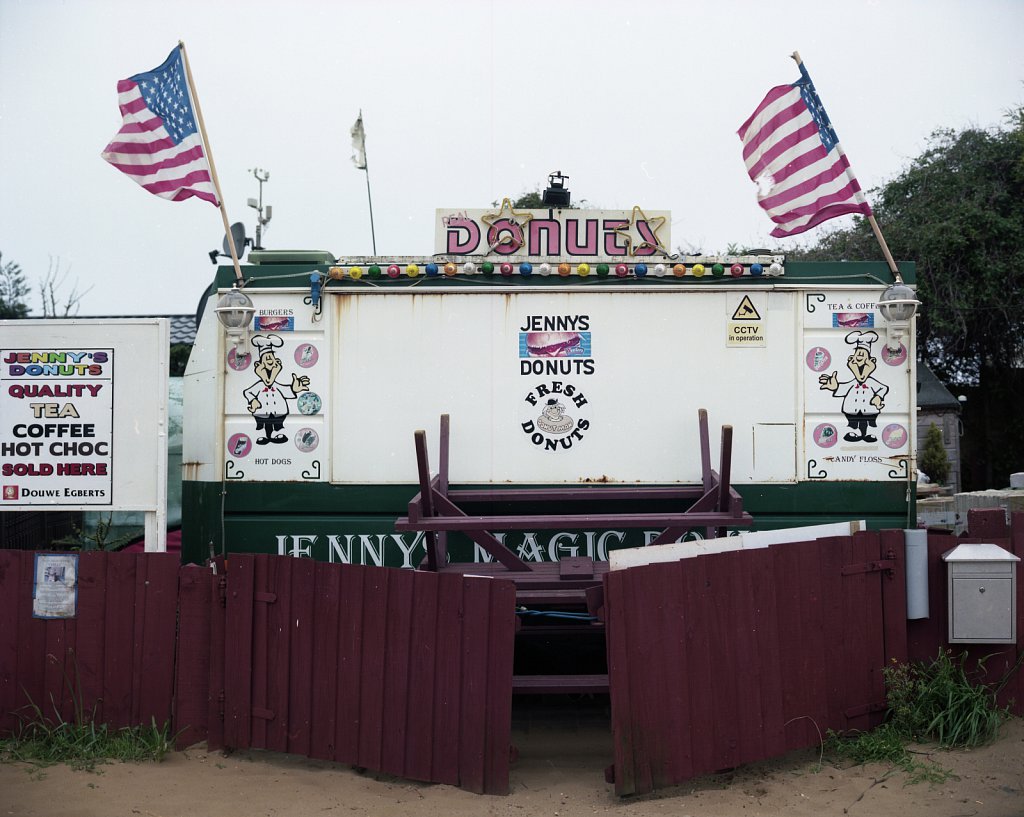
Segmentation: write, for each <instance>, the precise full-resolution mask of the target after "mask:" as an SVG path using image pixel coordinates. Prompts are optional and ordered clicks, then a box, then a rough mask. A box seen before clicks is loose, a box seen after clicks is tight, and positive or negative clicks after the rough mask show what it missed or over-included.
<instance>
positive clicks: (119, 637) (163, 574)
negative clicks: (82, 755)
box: [0, 551, 182, 732]
mask: <svg viewBox="0 0 1024 817" xmlns="http://www.w3.org/2000/svg"><path fill="white" fill-rule="evenodd" d="M78 564H79V567H78V569H79V575H78V613H77V616H76V617H75V618H70V619H38V618H33V617H32V590H33V565H34V554H33V553H31V552H26V551H3V552H0V731H4V732H7V731H10V730H14V729H17V727H18V724H19V722H20V721H19V715H20V716H31V714H32V711H31V710H32V706H33V705H35V706H37V707H39V709H40V710H41V711H42V713H43V715H44V716H45V717H47V718H49V719H50V720H52V721H57V720H58V719H63V720H71V719H73V718H75V717H76V714H79V713H80V714H82V715H85V716H87V717H89V718H91V719H93V720H95V721H96V722H98V723H107V724H109V725H110V726H112V727H115V728H118V727H122V726H128V725H133V724H149V723H150V722H151V721H155V722H156V723H157V725H159V726H163V725H164V724H165V723H168V722H170V721H171V719H172V697H173V687H174V660H175V659H174V648H175V640H176V628H177V606H178V573H179V570H181V569H182V568H181V567H180V564H179V559H178V556H177V555H171V554H134V553H131V554H129V553H115V554H107V553H83V554H81V556H80V558H79V563H78Z"/></svg>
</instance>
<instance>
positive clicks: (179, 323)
mask: <svg viewBox="0 0 1024 817" xmlns="http://www.w3.org/2000/svg"><path fill="white" fill-rule="evenodd" d="M71 318H73V319H74V320H76V321H100V320H110V319H112V318H167V319H169V320H170V322H171V346H177V345H178V344H182V343H184V344H187V345H189V346H191V345H192V344H194V343H195V342H196V316H195V315H72V316H71Z"/></svg>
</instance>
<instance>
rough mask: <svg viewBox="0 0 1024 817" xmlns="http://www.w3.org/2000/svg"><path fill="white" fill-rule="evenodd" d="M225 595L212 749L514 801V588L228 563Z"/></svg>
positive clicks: (257, 558) (297, 562)
mask: <svg viewBox="0 0 1024 817" xmlns="http://www.w3.org/2000/svg"><path fill="white" fill-rule="evenodd" d="M222 588H223V589H222V592H223V597H224V603H225V605H226V616H225V617H224V625H223V628H216V627H215V628H214V640H213V644H212V652H211V655H212V659H211V661H212V666H211V675H210V677H211V686H210V692H211V700H213V701H215V702H216V703H217V706H218V708H219V709H220V710H222V712H223V719H221V717H220V715H221V712H220V711H218V712H217V713H214V717H211V718H210V727H209V738H208V740H209V746H210V748H211V749H216V748H223V747H232V748H239V749H242V748H255V749H270V750H274V751H279V752H291V753H296V754H302V755H307V756H309V757H314V758H320V759H323V760H333V761H337V762H339V763H347V764H351V765H354V766H360V767H364V768H367V769H371V770H374V771H380V772H385V773H387V774H393V775H397V776H400V777H405V778H410V779H412V780H424V781H430V782H437V783H449V784H451V785H455V786H461V787H462V788H465V789H468V790H470V791H474V792H480V793H488V794H506V793H507V792H508V785H509V746H510V740H511V735H510V731H511V721H512V657H513V656H512V653H513V641H514V638H515V587H514V585H513V584H512V583H511V582H507V581H498V580H493V579H487V578H475V577H462V576H457V575H438V574H434V573H425V572H413V571H409V570H396V569H390V568H379V567H362V566H356V565H332V564H325V563H322V562H313V561H307V560H302V559H292V558H288V557H279V556H266V555H235V554H233V555H232V556H231V559H230V569H229V570H228V572H227V577H226V581H225V582H224V583H223V584H222Z"/></svg>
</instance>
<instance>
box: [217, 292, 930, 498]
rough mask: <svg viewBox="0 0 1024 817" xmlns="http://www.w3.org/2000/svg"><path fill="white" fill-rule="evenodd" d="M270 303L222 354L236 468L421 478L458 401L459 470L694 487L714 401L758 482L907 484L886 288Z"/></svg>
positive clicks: (269, 295)
mask: <svg viewBox="0 0 1024 817" xmlns="http://www.w3.org/2000/svg"><path fill="white" fill-rule="evenodd" d="M252 298H253V302H254V305H255V308H256V323H255V324H254V326H253V327H252V330H253V331H252V332H251V334H250V337H249V339H248V340H247V343H246V347H245V348H244V349H243V350H242V356H241V358H238V357H237V355H236V352H235V350H234V347H226V346H222V347H221V349H222V350H223V351H222V352H221V354H223V355H224V359H223V360H222V361H220V362H219V366H218V368H220V370H221V372H222V377H223V382H224V384H225V390H224V393H223V399H224V415H223V417H224V419H223V426H222V433H221V434H220V440H221V441H220V443H219V444H220V446H221V450H222V453H221V456H222V458H223V459H222V468H223V471H222V474H223V479H225V480H242V481H252V480H255V481H268V482H269V481H295V482H299V481H330V482H334V483H345V484H388V483H403V484H408V483H412V482H414V481H415V479H416V460H415V454H414V448H413V433H414V431H416V430H417V429H425V430H427V431H428V445H429V450H430V455H431V457H432V458H433V460H434V465H435V467H436V457H437V433H436V430H437V427H438V425H437V424H438V418H439V417H440V415H441V414H448V415H449V416H450V417H451V429H452V435H451V478H452V480H453V481H455V482H460V483H464V484H465V483H469V484H501V483H516V484H528V483H533V484H580V483H605V482H614V483H619V484H622V483H634V482H635V483H677V482H679V483H693V482H695V481H698V480H699V478H700V453H699V447H698V428H697V414H698V410H699V409H702V408H703V409H707V410H708V412H709V417H710V424H711V437H712V439H711V448H712V461H713V465H714V467H716V468H717V467H718V456H719V443H720V434H719V429H720V427H721V426H723V425H731V426H732V428H733V432H734V434H733V449H732V480H733V482H734V483H735V484H737V485H738V486H742V485H743V484H749V483H770V482H790V483H792V482H796V481H799V480H823V481H827V480H857V479H863V480H883V481H889V480H894V481H895V480H905V479H907V474H908V469H909V467H910V465H909V464H910V462H911V456H910V452H911V451H912V450H913V448H912V446H913V441H912V440H911V438H910V433H911V432H910V424H909V422H908V418H909V412H910V406H911V404H912V401H911V393H910V384H911V382H912V378H913V371H912V354H913V350H912V349H911V350H906V349H905V348H904V349H903V351H902V352H900V353H898V354H895V355H893V354H891V353H890V352H888V351H886V348H885V327H884V322H883V321H882V320H881V316H880V315H878V314H877V312H876V311H875V304H874V300H873V299H874V298H875V293H873V292H872V293H870V294H869V293H865V292H857V291H847V290H844V291H836V292H810V293H809V292H808V291H807V290H804V289H797V288H787V289H772V290H764V289H761V290H757V289H753V288H743V287H714V286H709V287H707V288H706V289H702V290H700V291H694V290H692V289H690V290H682V289H679V290H670V289H660V290H658V291H636V290H623V289H618V290H610V289H602V290H600V291H595V290H585V289H580V288H568V287H567V288H564V289H562V288H558V289H544V290H529V291H522V290H519V291H510V290H503V291H495V292H481V291H479V290H475V291H471V292H467V291H462V292H460V291H457V290H454V289H445V290H421V291H417V292H408V291H405V292H388V291H381V290H379V289H377V290H366V291H362V292H358V293H356V292H353V293H332V294H331V295H330V297H326V298H325V299H324V303H323V308H322V310H321V312H318V313H314V311H313V309H312V308H311V306H310V304H309V303H308V298H307V297H306V296H305V294H304V293H301V292H296V291H294V290H292V291H282V290H276V291H275V290H262V291H261V290H254V291H253V292H252ZM819 298H820V299H821V300H819ZM866 299H871V300H866ZM861 307H863V308H861ZM861 313H865V314H867V315H868V317H865V314H861ZM851 322H852V323H856V324H857V325H856V326H853V325H852V324H851ZM848 324H851V325H848ZM851 333H856V336H855V337H854V336H852V335H851ZM263 358H265V364H266V365H265V366H262V367H261V366H260V363H261V359H263ZM861 364H863V365H861ZM268 367H269V368H268ZM268 381H269V382H268ZM270 392H274V394H271V393H270ZM862 392H863V395H862V394H861V393H862ZM850 394H853V397H848V395H850ZM858 395H860V396H864V399H863V400H861V401H860V402H862V403H864V406H863V407H861V408H860V409H858V408H857V407H856V406H854V403H856V402H857V399H856V398H858ZM264 396H266V398H267V399H264ZM876 398H877V399H876ZM272 403H273V404H276V405H278V408H277V409H276V410H275V411H276V415H275V416H274V417H273V418H271V416H270V415H271V414H273V412H270V413H268V412H269V409H267V408H266V406H269V405H270V404H272ZM854 438H855V439H854Z"/></svg>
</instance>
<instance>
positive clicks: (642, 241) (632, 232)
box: [612, 207, 669, 256]
mask: <svg viewBox="0 0 1024 817" xmlns="http://www.w3.org/2000/svg"><path fill="white" fill-rule="evenodd" d="M665 221H666V219H665V216H655V217H654V218H648V217H647V214H646V213H645V212H644V211H643V210H641V209H640V208H639V207H633V213H632V214H631V215H630V217H629V223H628V224H623V225H622V226H621V227H616V228H615V229H614V230H613V231H612V232H614V233H615V235H617V236H619V237H620V238H621V239H623V240H624V241H625V242H626V253H627V254H628V255H632V256H636V255H639V254H643V255H653V254H654V252H660V253H662V254H663V255H668V254H669V252H668V250H667V249H666V248H665V245H664V244H662V243H661V239H660V238H659V237H658V230H660V229H661V228H662V227H663V226H664V225H665ZM641 222H642V223H644V224H645V225H646V226H647V231H646V232H647V235H644V232H643V231H641V229H640V223H641ZM634 236H635V237H636V238H637V239H639V240H634ZM652 239H653V241H652ZM648 247H649V248H650V249H651V252H646V253H645V252H642V251H643V250H644V249H646V248H648Z"/></svg>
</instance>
